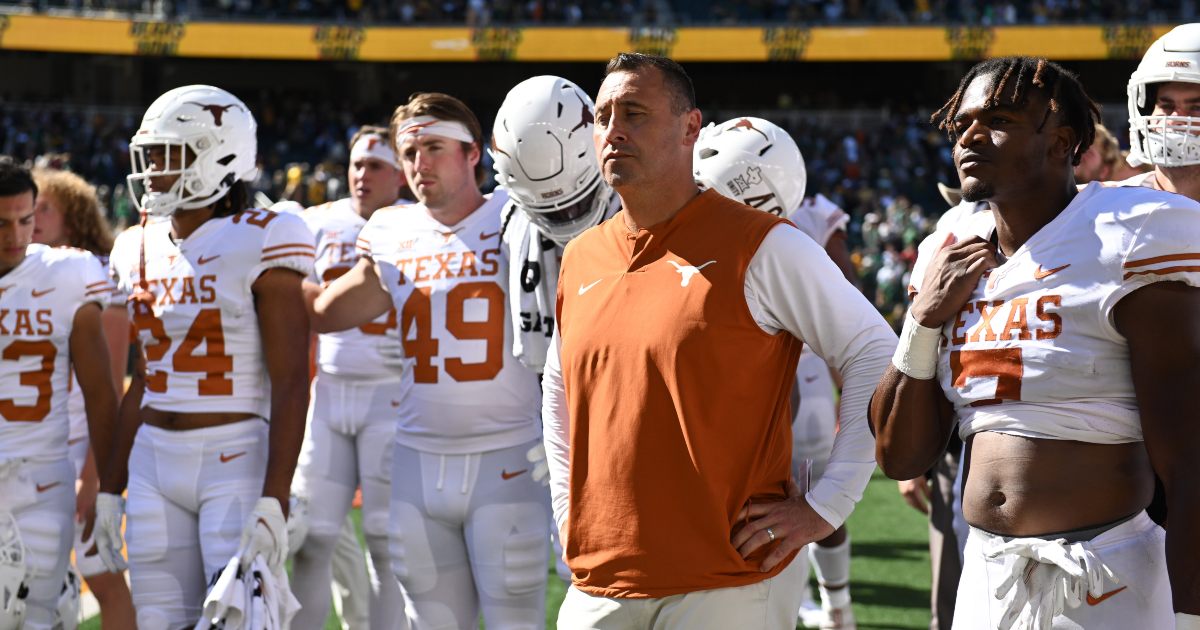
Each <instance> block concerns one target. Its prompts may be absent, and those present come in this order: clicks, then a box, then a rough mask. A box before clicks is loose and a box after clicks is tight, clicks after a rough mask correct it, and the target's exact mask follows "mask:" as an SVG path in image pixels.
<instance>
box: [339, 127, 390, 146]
mask: <svg viewBox="0 0 1200 630" xmlns="http://www.w3.org/2000/svg"><path fill="white" fill-rule="evenodd" d="M363 136H379V137H380V138H383V139H384V141H386V142H387V143H388V145H389V146H391V147H392V148H393V150H394V149H395V144H396V143H395V141H393V140H388V130H387V129H384V128H383V127H380V126H379V125H363V126H361V127H359V128H358V131H356V132H354V136H353V137H351V138H350V147H349V148H350V149H353V148H354V145H356V144H358V141H359V140H360V139H362V137H363Z"/></svg>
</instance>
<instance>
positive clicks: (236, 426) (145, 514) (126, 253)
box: [96, 85, 314, 630]
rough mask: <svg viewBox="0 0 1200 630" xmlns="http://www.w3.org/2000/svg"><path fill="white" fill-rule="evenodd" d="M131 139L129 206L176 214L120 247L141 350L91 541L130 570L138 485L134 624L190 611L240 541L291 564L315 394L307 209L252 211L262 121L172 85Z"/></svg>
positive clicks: (155, 624) (200, 88)
mask: <svg viewBox="0 0 1200 630" xmlns="http://www.w3.org/2000/svg"><path fill="white" fill-rule="evenodd" d="M130 153H131V157H132V162H133V169H132V174H131V175H130V176H129V178H128V179H129V185H130V190H131V192H132V194H133V200H134V203H135V204H136V205H137V207H138V209H139V210H140V211H141V212H142V213H143V215H144V216H146V217H160V218H162V219H163V220H157V221H149V220H144V221H143V225H142V227H140V228H136V229H131V230H127V231H126V232H124V233H123V234H122V235H121V236H120V237H118V239H117V243H116V245H115V246H114V247H113V254H112V259H111V261H110V262H111V265H112V270H113V272H114V274H115V276H116V277H117V279H118V286H119V288H120V289H121V290H122V291H124V292H125V293H127V294H128V295H130V298H129V307H130V314H131V316H132V319H133V324H134V327H135V328H136V329H137V333H138V334H137V338H138V345H139V346H140V354H141V356H140V361H139V369H138V370H137V372H136V374H135V377H134V379H133V382H132V384H131V386H130V389H129V391H128V393H126V395H125V398H124V400H123V401H122V408H121V411H122V413H121V426H120V429H119V435H118V436H117V438H116V439H115V440H114V442H115V445H114V450H113V457H114V460H115V461H114V466H113V467H112V470H111V471H109V473H111V474H102V476H101V493H100V495H99V496H98V497H97V503H96V513H97V530H98V531H97V533H96V538H97V541H98V543H99V551H100V553H101V556H102V557H103V558H104V560H105V562H106V564H108V565H109V566H110V568H113V567H117V566H119V564H120V555H119V554H120V547H121V543H122V541H121V530H120V521H121V513H122V509H121V508H122V506H121V498H120V493H121V491H122V490H123V489H124V488H125V486H126V482H127V481H128V491H129V499H128V501H129V503H128V507H129V509H128V515H127V516H128V540H129V542H130V546H129V565H130V569H131V570H130V578H131V586H132V590H133V600H134V604H135V605H136V607H137V624H138V627H139V628H141V630H160V629H166V628H179V627H180V626H182V625H191V624H194V623H195V622H196V620H197V619H198V618H199V616H200V609H201V604H202V602H203V600H204V596H205V586H206V584H207V583H208V581H209V579H210V578H211V577H212V576H214V575H217V574H218V573H219V572H220V571H221V570H222V569H223V568H224V567H225V565H226V564H227V563H228V562H229V561H230V559H231V558H232V557H233V556H235V555H237V556H238V557H239V559H240V561H241V563H242V566H243V568H246V567H248V566H249V565H250V564H251V563H253V561H254V559H255V558H256V557H258V556H262V557H263V558H264V559H266V561H267V563H268V565H269V566H270V567H271V569H272V570H273V571H275V572H277V573H280V574H282V570H283V560H284V557H285V554H286V551H287V532H286V528H285V517H286V511H287V509H288V495H289V489H290V487H291V483H292V473H293V471H294V469H295V465H296V458H297V455H298V454H299V451H300V445H301V441H302V440H303V437H304V415H305V410H306V409H307V406H308V391H307V388H306V387H305V385H306V383H307V380H308V369H307V365H308V363H307V358H308V322H307V319H306V317H305V312H304V301H303V296H302V291H301V283H302V281H303V279H304V278H305V277H307V276H308V275H309V274H311V273H312V269H313V259H314V246H313V239H312V233H311V232H309V230H308V228H307V227H306V226H305V225H304V222H303V221H302V220H300V219H299V218H298V217H295V216H292V215H286V214H276V213H274V212H270V211H268V210H262V209H254V208H248V201H249V198H250V197H249V193H248V190H249V189H248V186H247V182H248V181H251V180H252V179H253V178H254V176H255V174H256V172H257V167H256V166H255V162H256V125H255V121H254V117H253V116H252V115H251V113H250V111H249V110H248V109H247V108H246V105H245V104H244V103H243V102H242V101H240V100H239V99H238V98H237V97H235V96H233V95H232V94H230V93H229V92H226V91H225V90H222V89H220V88H216V87H211V86H205V85H191V86H185V87H181V88H176V89H174V90H171V91H169V92H167V93H166V94H163V95H162V96H160V97H159V98H158V99H157V100H156V101H154V103H153V104H151V105H150V108H149V109H148V110H146V114H145V116H144V118H143V119H142V122H141V125H140V127H139V128H138V130H137V132H136V134H135V135H134V137H133V139H132V140H131V144H130ZM268 419H269V422H268ZM126 464H127V465H126Z"/></svg>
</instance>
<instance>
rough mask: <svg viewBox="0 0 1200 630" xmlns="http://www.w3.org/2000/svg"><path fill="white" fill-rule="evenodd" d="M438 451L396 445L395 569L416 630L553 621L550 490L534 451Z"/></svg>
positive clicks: (535, 625) (503, 628) (504, 629)
mask: <svg viewBox="0 0 1200 630" xmlns="http://www.w3.org/2000/svg"><path fill="white" fill-rule="evenodd" d="M540 440H541V438H538V439H537V440H532V441H530V442H526V443H524V444H521V445H518V446H513V447H510V448H506V449H501V450H497V451H487V452H483V453H473V454H469V455H436V454H433V453H425V452H421V451H417V450H414V449H411V448H408V447H406V446H404V445H401V444H398V443H397V444H396V448H395V455H394V457H393V471H394V472H393V475H392V478H393V479H396V480H397V483H395V484H392V509H391V514H392V518H391V551H392V569H393V570H394V571H395V572H396V577H397V578H398V579H399V580H400V583H401V584H402V585H403V586H404V595H405V598H406V601H407V602H408V604H409V615H410V618H411V619H412V622H413V628H414V629H417V630H475V628H478V627H479V622H478V618H479V612H480V609H481V608H482V611H483V618H484V623H485V625H486V626H487V627H488V630H515V629H528V630H534V629H537V630H541V629H542V628H544V627H545V624H546V619H545V613H546V580H547V577H548V570H547V566H548V559H549V553H550V545H549V542H550V491H549V489H548V488H547V487H545V486H543V485H542V484H541V483H539V482H536V481H534V480H533V479H532V478H531V476H530V474H529V473H530V468H531V466H530V463H529V461H528V460H527V459H526V458H525V453H526V452H528V451H529V449H530V448H532V447H533V446H534V444H537V443H538V442H539V441H540Z"/></svg>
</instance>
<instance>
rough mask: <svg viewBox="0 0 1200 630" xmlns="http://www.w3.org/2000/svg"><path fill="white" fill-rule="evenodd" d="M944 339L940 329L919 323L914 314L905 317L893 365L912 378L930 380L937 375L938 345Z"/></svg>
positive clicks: (893, 356) (893, 357)
mask: <svg viewBox="0 0 1200 630" xmlns="http://www.w3.org/2000/svg"><path fill="white" fill-rule="evenodd" d="M941 338H942V330H941V329H940V328H929V327H928V326H922V325H921V324H918V323H917V320H916V319H914V318H913V316H912V313H911V312H910V313H908V314H907V315H905V316H904V329H903V330H901V331H900V344H899V345H897V346H896V353H895V354H893V355H892V365H894V366H896V369H897V370H900V371H901V372H902V373H904V374H906V375H908V376H911V377H912V378H919V379H923V380H928V379H931V378H933V377H934V375H936V374H937V360H938V344H939V342H940V341H941Z"/></svg>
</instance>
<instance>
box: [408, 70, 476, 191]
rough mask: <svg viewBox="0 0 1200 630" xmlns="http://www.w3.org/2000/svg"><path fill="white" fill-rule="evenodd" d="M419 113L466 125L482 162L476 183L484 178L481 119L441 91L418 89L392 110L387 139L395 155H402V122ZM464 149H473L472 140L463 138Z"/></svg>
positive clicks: (458, 101)
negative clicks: (399, 141)
mask: <svg viewBox="0 0 1200 630" xmlns="http://www.w3.org/2000/svg"><path fill="white" fill-rule="evenodd" d="M417 116H433V117H434V118H437V119H438V120H450V121H454V122H460V123H462V124H463V125H466V127H467V131H469V132H470V133H471V137H472V138H474V141H473V144H474V145H475V148H476V149H479V162H477V163H476V164H475V183H476V184H480V183H482V182H483V128H482V127H481V126H480V125H479V119H478V118H476V117H475V113H474V112H472V111H471V109H470V108H469V107H467V106H466V104H465V103H463V102H462V101H460V100H458V99H457V98H454V97H453V96H450V95H449V94H443V93H441V92H417V93H416V94H413V95H412V96H410V97H408V102H407V103H405V104H403V105H401V106H399V107H397V108H396V111H395V112H394V113H393V114H392V120H391V122H390V123H389V125H388V143H389V144H390V145H391V146H392V150H394V151H395V152H396V156H397V157H399V156H400V147H399V146H397V144H396V132H397V131H398V130H399V129H400V124H401V123H403V122H404V121H406V120H408V119H410V118H416V117H417ZM462 144H463V150H464V151H467V150H469V149H470V146H471V144H472V143H470V142H464V143H462Z"/></svg>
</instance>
